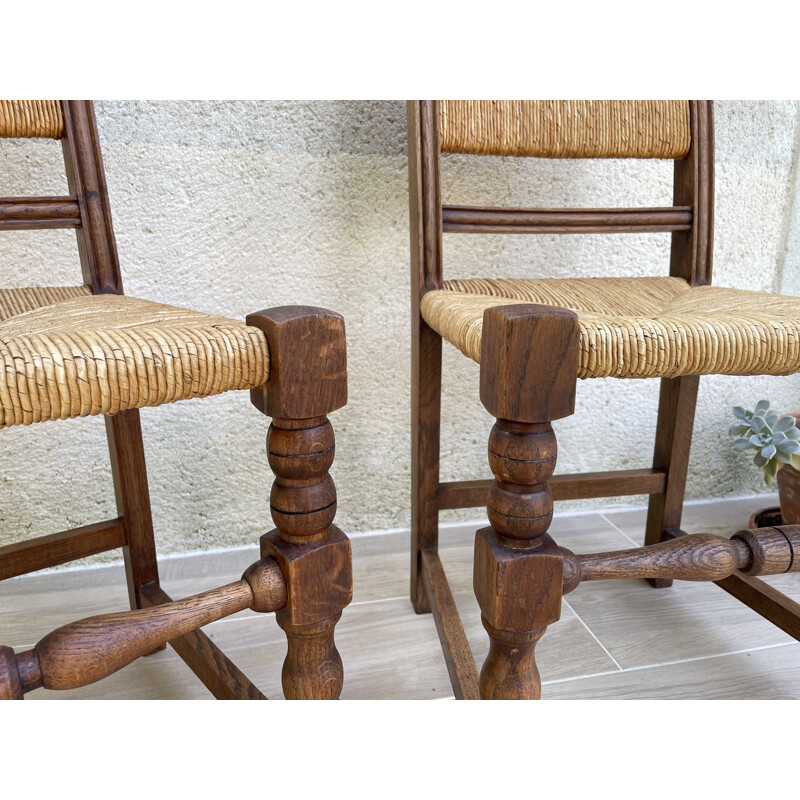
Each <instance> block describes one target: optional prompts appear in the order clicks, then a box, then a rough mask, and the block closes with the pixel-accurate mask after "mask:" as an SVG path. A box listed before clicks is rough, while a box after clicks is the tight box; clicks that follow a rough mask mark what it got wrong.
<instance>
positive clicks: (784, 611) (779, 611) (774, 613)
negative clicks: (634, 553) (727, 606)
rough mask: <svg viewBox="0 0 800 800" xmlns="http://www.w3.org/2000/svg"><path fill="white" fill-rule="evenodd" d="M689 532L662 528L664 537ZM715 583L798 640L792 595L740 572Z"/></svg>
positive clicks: (798, 611)
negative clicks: (789, 595)
mask: <svg viewBox="0 0 800 800" xmlns="http://www.w3.org/2000/svg"><path fill="white" fill-rule="evenodd" d="M689 535H690V534H688V533H686V531H682V530H679V529H669V530H666V531H664V538H665V539H676V538H678V537H683V536H689ZM714 583H716V584H717V586H719V587H720V589H724V590H725V591H726V592H727V593H728V594H731V595H733V596H734V597H735V598H736V599H737V600H740V601H741V602H742V603H744V604H745V605H746V606H749V607H750V608H752V609H753V611H755V612H756V613H757V614H760V615H761V616H762V617H764V619H767V620H769V621H770V622H771V623H772V624H773V625H775V626H776V627H778V628H780V629H781V630H782V631H784V632H785V633H788V634H789V636H791V637H793V638H794V639H797V640H798V641H800V603H796V602H795V601H794V600H792V599H791V597H787V596H786V595H785V594H783V592H779V591H778V590H777V589H775V588H774V587H772V586H770V585H769V584H768V583H764V581H761V580H759V579H758V578H753V577H750V576H749V575H743V574H742V573H741V572H734V573H733V574H732V575H730V576H729V577H727V578H723V579H722V580H718V581H714Z"/></svg>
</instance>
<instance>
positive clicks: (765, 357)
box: [421, 277, 800, 378]
mask: <svg viewBox="0 0 800 800" xmlns="http://www.w3.org/2000/svg"><path fill="white" fill-rule="evenodd" d="M513 303H538V304H542V305H551V306H559V307H562V308H568V309H572V310H573V311H575V312H577V314H578V321H579V330H580V371H579V377H581V378H604V377H615V378H675V377H679V376H682V375H711V374H716V375H789V374H792V373H795V372H800V298H796V297H785V296H781V295H774V294H766V293H762V292H748V291H740V290H737V289H724V288H720V287H714V286H690V285H689V284H688V283H687V282H686V281H684V280H683V279H682V278H670V277H663V278H585V279H584V278H574V279H571V278H567V279H541V280H513V279H510V280H508V279H507V280H481V279H477V280H452V281H445V282H444V288H443V289H441V290H437V291H431V292H428V293H427V294H425V295H424V296H423V298H422V301H421V312H422V316H423V317H424V319H425V321H426V322H427V323H428V325H430V326H431V327H432V328H433V329H434V330H435V331H436V332H437V333H439V334H440V335H441V336H443V337H444V338H445V339H447V340H448V341H449V342H451V343H452V344H454V345H455V346H456V347H458V349H459V350H461V352H462V353H464V354H465V355H467V356H469V357H470V358H472V359H473V360H475V361H478V362H479V361H480V352H481V332H482V326H483V312H484V311H485V310H486V309H487V308H489V307H491V306H501V305H509V304H513Z"/></svg>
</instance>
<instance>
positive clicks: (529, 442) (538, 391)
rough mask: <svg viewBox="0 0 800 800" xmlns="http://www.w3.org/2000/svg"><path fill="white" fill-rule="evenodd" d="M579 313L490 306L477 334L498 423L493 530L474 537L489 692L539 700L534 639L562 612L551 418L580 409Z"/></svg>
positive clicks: (484, 692) (485, 398)
mask: <svg viewBox="0 0 800 800" xmlns="http://www.w3.org/2000/svg"><path fill="white" fill-rule="evenodd" d="M577 372H578V324H577V316H576V315H575V314H574V313H572V312H571V311H567V310H565V309H561V308H553V307H550V306H540V305H512V306H500V307H496V308H490V309H487V311H486V312H485V313H484V317H483V335H482V340H481V402H482V403H483V404H484V406H485V407H486V409H487V410H488V411H489V413H490V414H492V415H493V416H494V417H497V423H496V424H495V426H494V428H493V429H492V432H491V435H490V437H489V464H490V466H491V468H492V472H493V473H494V476H495V480H494V482H493V484H492V487H491V489H490V491H489V506H488V513H489V522H490V523H491V527H490V528H484V529H482V530H480V531H478V533H477V535H476V538H475V569H474V576H473V581H474V588H475V595H476V597H477V598H478V603H479V605H480V607H481V612H482V621H483V626H484V627H485V628H486V630H487V632H488V634H489V641H490V645H489V655H488V656H487V658H486V661H485V662H484V665H483V669H482V670H481V676H480V690H481V697H482V698H483V699H496V700H501V699H507V700H513V699H519V700H522V699H528V700H533V699H538V698H539V696H540V694H541V682H540V680H539V672H538V670H537V668H536V661H535V657H534V647H535V646H536V642H537V641H538V640H539V639H540V638H541V637H542V635H543V634H544V632H545V630H546V628H547V626H548V625H550V624H551V623H553V622H556V621H557V620H558V619H559V617H560V616H561V594H562V584H563V574H564V559H563V555H562V553H561V551H560V549H559V548H558V547H557V546H556V545H555V543H554V542H553V541H552V539H550V537H549V536H547V534H546V532H547V529H548V527H549V526H550V521H551V519H552V517H553V499H552V496H551V494H550V489H549V487H548V485H547V480H548V478H550V476H551V475H552V474H553V470H554V469H555V465H556V438H555V434H554V433H553V429H552V428H551V427H550V421H551V420H554V419H559V418H561V417H566V416H569V415H570V414H572V413H573V411H574V408H575V383H576V380H577Z"/></svg>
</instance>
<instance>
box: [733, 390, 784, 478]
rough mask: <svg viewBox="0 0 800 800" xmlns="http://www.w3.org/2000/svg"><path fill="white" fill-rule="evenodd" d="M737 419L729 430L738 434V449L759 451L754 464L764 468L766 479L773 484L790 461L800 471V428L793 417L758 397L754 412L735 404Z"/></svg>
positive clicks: (734, 412)
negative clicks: (781, 469) (784, 414)
mask: <svg viewBox="0 0 800 800" xmlns="http://www.w3.org/2000/svg"><path fill="white" fill-rule="evenodd" d="M733 416H734V417H736V419H737V420H738V421H737V422H736V424H735V425H731V427H730V429H729V430H728V433H729V434H731V435H734V436H736V437H738V438H737V439H736V441H735V442H734V443H733V446H734V447H735V448H736V449H737V450H750V449H753V450H755V451H756V454H755V455H754V456H753V463H754V464H755V465H756V466H757V467H761V468H762V469H763V470H764V482H765V483H766V484H767V486H772V482H773V481H774V480H775V476H776V475H777V474H778V470H779V469H780V468H781V467H782V466H783V465H784V464H789V465H791V466H792V467H794V468H795V469H797V470H800V430H798V429H797V428H796V427H795V421H794V418H793V417H782V416H780V415H779V414H776V413H775V412H774V411H770V410H769V400H759V401H758V403H757V404H756V407H755V409H754V410H753V411H748V410H747V409H746V408H742V407H741V406H734V409H733Z"/></svg>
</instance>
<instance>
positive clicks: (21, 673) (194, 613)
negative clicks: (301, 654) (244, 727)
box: [0, 558, 287, 699]
mask: <svg viewBox="0 0 800 800" xmlns="http://www.w3.org/2000/svg"><path fill="white" fill-rule="evenodd" d="M148 585H151V586H152V585H154V584H148ZM164 597H166V595H164ZM286 602H287V591H286V581H285V580H284V577H283V573H282V571H281V568H280V566H279V564H278V562H277V561H275V559H274V558H266V559H262V560H261V561H258V562H256V563H255V564H253V565H252V566H250V567H249V568H248V569H247V570H246V571H245V573H244V575H243V576H242V578H241V579H240V580H238V581H234V582H233V583H229V584H227V585H225V586H221V587H219V588H218V589H210V590H209V591H206V592H201V593H200V594H197V595H194V596H193V597H187V598H185V599H183V600H176V601H169V602H165V603H163V604H158V605H153V606H150V607H148V608H141V609H135V610H133V611H123V612H118V613H114V614H101V615H99V616H95V617H87V618H86V619H81V620H78V621H77V622H72V623H70V624H68V625H62V626H61V627H60V628H58V629H56V630H54V631H53V632H52V633H49V634H47V636H45V637H44V638H43V639H41V640H40V641H39V642H38V643H37V644H36V645H35V646H34V647H33V648H32V649H31V650H26V651H24V652H22V653H19V654H15V655H14V656H13V660H12V657H11V656H10V655H9V653H8V648H5V649H3V653H2V658H3V660H4V665H3V668H2V669H0V673H4V674H5V676H6V678H5V685H4V686H0V697H6V698H8V697H10V698H11V699H20V696H19V695H20V693H22V694H24V693H25V692H29V691H32V690H33V689H38V688H39V687H40V686H43V687H44V688H45V689H62V690H63V689H77V688H78V687H80V686H87V685H88V684H90V683H95V682H96V681H99V680H102V679H103V678H105V677H108V676H109V675H112V674H113V673H115V672H118V671H119V670H121V669H122V668H123V667H126V666H127V665H128V664H130V663H132V662H133V661H135V660H136V659H137V658H141V657H142V656H144V655H147V654H148V653H152V652H153V651H154V650H155V649H156V648H158V647H161V646H162V645H164V644H166V643H167V642H168V641H170V642H171V641H172V640H178V639H181V638H182V637H185V636H187V635H188V634H191V633H192V632H193V631H195V630H196V629H198V628H200V627H202V626H203V625H208V624H209V623H211V622H215V621H216V620H219V619H222V618H223V617H227V616H230V615H231V614H235V613H236V612H238V611H244V610H245V609H246V608H251V609H253V610H254V611H277V610H278V609H280V608H283V607H284V606H285V605H286ZM217 666H219V664H217ZM14 672H16V679H15V677H14ZM245 681H246V679H245ZM248 683H249V682H248ZM238 688H239V689H241V688H243V687H238ZM244 688H247V687H244ZM259 694H260V693H259Z"/></svg>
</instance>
